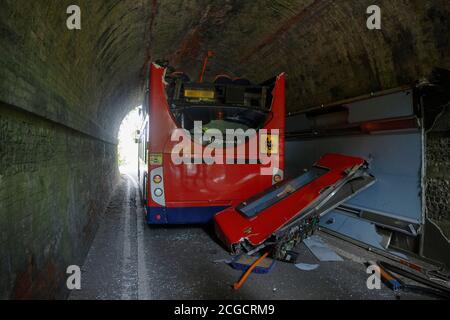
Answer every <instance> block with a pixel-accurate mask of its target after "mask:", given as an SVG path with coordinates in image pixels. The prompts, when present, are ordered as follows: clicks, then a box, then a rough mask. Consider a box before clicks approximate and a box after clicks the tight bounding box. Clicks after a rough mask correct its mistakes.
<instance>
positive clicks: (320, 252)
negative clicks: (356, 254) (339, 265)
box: [304, 235, 344, 262]
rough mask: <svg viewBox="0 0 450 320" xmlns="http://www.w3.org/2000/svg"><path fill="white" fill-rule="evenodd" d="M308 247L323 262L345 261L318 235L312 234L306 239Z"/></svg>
mask: <svg viewBox="0 0 450 320" xmlns="http://www.w3.org/2000/svg"><path fill="white" fill-rule="evenodd" d="M304 243H305V245H306V246H307V247H308V249H309V250H310V251H311V252H312V254H314V256H315V257H316V258H317V259H319V261H322V262H336V261H344V259H342V258H341V257H340V256H339V255H338V254H337V253H336V252H334V251H333V250H331V249H330V248H329V247H328V245H327V244H326V243H325V242H324V241H323V240H322V238H320V237H319V236H318V235H314V236H311V237H309V238H307V239H305V241H304Z"/></svg>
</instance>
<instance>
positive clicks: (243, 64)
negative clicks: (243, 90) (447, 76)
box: [0, 0, 450, 140]
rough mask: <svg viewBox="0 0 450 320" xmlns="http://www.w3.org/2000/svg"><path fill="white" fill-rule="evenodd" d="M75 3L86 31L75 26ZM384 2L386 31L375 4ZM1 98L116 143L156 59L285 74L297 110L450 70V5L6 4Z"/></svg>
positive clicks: (194, 68) (295, 0) (198, 0)
mask: <svg viewBox="0 0 450 320" xmlns="http://www.w3.org/2000/svg"><path fill="white" fill-rule="evenodd" d="M71 4H77V5H79V6H80V8H81V11H82V30H80V31H69V30H67V28H66V19H67V14H66V8H67V7H68V6H69V5H71ZM372 4H378V5H379V6H380V7H381V9H382V29H381V30H377V31H370V30H368V29H367V28H366V19H367V17H368V16H367V14H366V9H367V7H368V6H369V5H372ZM0 5H1V10H0V44H1V48H2V53H1V54H0V70H1V71H0V72H1V78H0V100H2V101H4V102H6V103H8V104H11V105H17V106H19V107H22V108H24V109H26V110H28V111H32V112H34V113H38V114H40V115H43V116H45V117H47V118H50V119H52V120H55V121H58V122H61V123H63V124H66V125H68V126H71V127H73V128H75V129H78V130H82V131H85V132H87V133H90V134H92V135H95V136H97V137H101V138H104V139H106V140H111V139H113V137H114V136H115V135H116V132H117V129H118V125H119V124H120V121H121V120H122V118H123V117H124V116H125V115H126V113H127V112H128V111H129V110H130V108H132V107H133V106H135V105H137V104H139V103H140V102H141V101H142V86H143V77H144V75H145V71H144V70H145V66H146V63H147V62H149V61H152V60H157V59H167V60H169V61H170V63H171V64H172V65H173V66H174V67H176V68H177V69H181V70H185V71H186V72H187V73H189V74H190V75H191V77H197V76H198V73H199V71H200V67H201V63H202V59H203V57H204V55H205V53H206V51H207V50H213V51H214V52H215V57H214V58H213V59H212V60H211V62H210V65H209V68H208V76H210V77H211V76H213V75H215V74H217V73H222V72H226V73H229V74H232V75H239V76H246V77H248V78H249V79H251V80H253V81H261V80H265V79H266V78H269V77H271V76H273V75H275V74H277V73H280V72H283V71H285V72H287V75H288V82H287V83H288V95H287V99H288V100H287V106H288V109H289V111H294V110H300V109H302V108H305V107H309V106H313V105H317V104H322V103H328V102H331V101H334V100H339V99H343V98H347V97H352V96H356V95H360V94H365V93H368V92H372V91H378V90H383V89H389V88H393V87H396V86H399V85H403V84H408V83H410V82H412V81H415V80H417V79H419V78H421V77H424V76H427V75H428V74H429V72H430V71H431V69H432V68H433V67H443V68H450V55H449V52H450V50H449V49H450V44H449V36H448V35H449V34H450V24H449V22H448V16H449V13H450V1H448V0H434V1H422V0H411V1H408V0H396V1H390V0H385V1H374V0H358V1H347V0H337V1H331V0H258V1H241V0H225V1H224V0H212V1H211V0H184V1H182V0H177V1H171V0H133V1H132V0H127V1H124V0H96V1H91V0H78V1H72V0H70V1H67V0H48V1H43V0H40V1H29V0H0Z"/></svg>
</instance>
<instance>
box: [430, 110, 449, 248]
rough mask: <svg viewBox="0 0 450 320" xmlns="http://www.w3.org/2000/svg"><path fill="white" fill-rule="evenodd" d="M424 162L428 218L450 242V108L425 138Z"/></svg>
mask: <svg viewBox="0 0 450 320" xmlns="http://www.w3.org/2000/svg"><path fill="white" fill-rule="evenodd" d="M426 159H427V175H426V184H427V189H426V190H427V193H426V203H427V212H428V217H429V218H430V219H432V220H433V221H434V222H435V223H436V224H437V225H438V226H439V228H440V229H441V230H442V232H443V233H444V235H445V236H446V237H447V239H450V107H448V108H447V109H446V111H445V112H444V113H443V114H441V116H440V117H439V118H438V119H437V121H436V123H435V125H434V128H433V129H432V130H431V131H430V132H429V133H428V134H427V149H426Z"/></svg>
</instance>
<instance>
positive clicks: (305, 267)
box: [295, 263, 319, 271]
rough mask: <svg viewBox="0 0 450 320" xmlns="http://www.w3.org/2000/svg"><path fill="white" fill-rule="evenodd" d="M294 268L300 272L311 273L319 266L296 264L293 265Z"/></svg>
mask: <svg viewBox="0 0 450 320" xmlns="http://www.w3.org/2000/svg"><path fill="white" fill-rule="evenodd" d="M295 267H296V268H297V269H300V270H302V271H313V270H316V269H317V268H318V267H319V265H318V264H308V263H297V264H296V265H295Z"/></svg>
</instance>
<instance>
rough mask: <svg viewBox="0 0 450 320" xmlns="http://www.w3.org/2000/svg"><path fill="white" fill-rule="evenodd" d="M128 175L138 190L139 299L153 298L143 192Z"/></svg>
mask: <svg viewBox="0 0 450 320" xmlns="http://www.w3.org/2000/svg"><path fill="white" fill-rule="evenodd" d="M127 177H128V178H129V179H130V180H131V182H132V183H133V187H134V188H135V190H136V224H137V247H138V252H137V255H138V257H137V260H138V300H151V294H150V285H149V278H148V274H149V273H148V268H147V264H146V261H147V260H146V258H145V246H144V235H145V230H144V222H143V220H142V217H143V215H144V212H143V210H142V206H141V203H142V202H141V193H140V191H139V188H138V184H137V183H136V180H134V178H133V177H132V176H130V175H128V174H127Z"/></svg>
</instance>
